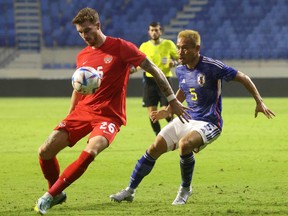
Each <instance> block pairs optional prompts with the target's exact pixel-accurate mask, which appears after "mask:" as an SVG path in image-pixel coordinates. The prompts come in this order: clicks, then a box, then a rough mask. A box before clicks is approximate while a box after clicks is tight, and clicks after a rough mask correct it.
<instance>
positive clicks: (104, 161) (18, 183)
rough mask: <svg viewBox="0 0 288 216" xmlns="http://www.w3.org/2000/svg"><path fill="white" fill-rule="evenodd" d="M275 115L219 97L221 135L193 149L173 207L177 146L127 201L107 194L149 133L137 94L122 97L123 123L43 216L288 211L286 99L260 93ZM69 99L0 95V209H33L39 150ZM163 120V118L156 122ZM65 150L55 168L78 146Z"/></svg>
mask: <svg viewBox="0 0 288 216" xmlns="http://www.w3.org/2000/svg"><path fill="white" fill-rule="evenodd" d="M265 102H266V104H267V105H268V106H269V107H270V108H271V109H272V110H273V111H275V112H276V114H277V117H276V118H275V119H273V120H268V119H266V118H265V117H264V115H262V114H260V115H259V116H258V118H257V119H254V108H255V103H254V100H253V99H251V98H247V99H246V98H225V99H224V100H223V108H224V109H223V117H224V128H223V133H222V135H221V137H220V138H219V139H218V140H216V141H215V142H214V143H213V144H212V145H210V146H208V147H207V148H206V149H205V150H203V151H202V152H200V153H199V154H196V168H195V172H194V178H193V195H192V197H190V199H189V200H188V203H187V204H186V205H185V206H172V205H171V203H172V201H173V199H174V198H175V196H176V192H177V189H178V187H179V184H180V181H181V180H180V171H179V157H178V152H177V151H175V152H169V153H167V154H165V155H163V156H162V157H161V158H159V160H158V161H157V163H156V166H155V168H154V170H153V171H152V172H151V174H150V175H149V176H148V177H146V178H145V179H144V180H143V182H142V184H141V185H140V186H139V188H138V189H137V193H136V198H135V200H134V202H133V203H126V202H123V203H114V202H111V201H110V199H109V195H110V194H112V193H115V192H117V191H119V190H120V189H122V188H124V187H126V186H127V184H128V181H129V176H130V174H131V172H132V170H133V168H134V165H135V163H136V161H137V160H138V159H139V158H140V157H141V155H142V154H143V153H144V152H145V150H146V148H147V147H148V146H149V145H150V144H151V143H152V141H153V139H154V136H153V132H152V129H151V127H150V124H149V121H148V118H147V113H146V109H144V108H142V107H141V99H140V98H128V99H127V117H128V123H127V126H126V127H122V128H121V132H120V133H119V134H118V135H117V137H116V139H115V140H114V142H113V144H112V145H111V146H110V148H109V149H107V150H105V151H104V152H102V153H101V154H100V155H99V156H98V157H97V158H96V160H95V161H94V162H93V163H92V164H91V165H90V167H89V168H88V170H87V171H86V173H84V175H83V176H82V177H81V178H80V179H78V181H76V182H74V184H72V185H71V186H70V187H69V188H68V189H66V192H67V196H68V198H67V202H66V203H65V204H63V205H60V206H56V207H54V208H53V209H51V210H49V211H48V213H47V214H48V215H51V216H52V215H57V216H58V215H75V216H78V215H119V216H121V215H123V216H124V215H163V216H164V215H165V216H166V215H168V216H169V215H205V216H207V215H241V216H242V215H288V199H287V198H288V192H287V191H288V174H287V167H288V158H287V152H288V146H287V136H286V135H287V107H288V100H287V99H286V98H266V99H265ZM69 103H70V99H69V98H0V110H1V112H0V121H1V133H0V140H1V148H0V164H1V175H0V185H1V192H0V194H1V196H0V215H5V216H6V215H34V214H36V213H34V212H33V207H34V203H35V201H36V200H37V198H39V197H40V196H42V195H43V193H44V192H45V191H46V189H47V188H46V187H47V185H46V181H45V180H44V178H43V176H42V173H41V170H40V167H39V165H38V158H37V149H38V147H39V145H40V144H42V142H43V141H44V140H45V139H46V137H47V136H48V134H49V133H50V132H51V130H52V129H53V127H54V126H56V125H57V124H58V122H59V121H60V120H61V119H62V118H63V117H64V116H65V115H66V113H67V110H68V107H69ZM161 124H162V125H164V124H165V121H162V122H161ZM85 143H86V139H82V140H81V141H80V142H79V143H78V144H77V145H76V146H75V147H74V148H72V149H70V148H67V149H65V150H63V151H62V152H61V153H60V154H59V155H58V159H59V162H60V166H61V171H62V170H63V169H64V168H65V167H66V166H67V165H68V164H70V163H71V162H72V161H74V160H75V159H76V158H77V157H78V155H79V154H80V152H81V151H82V149H83V148H84V146H85Z"/></svg>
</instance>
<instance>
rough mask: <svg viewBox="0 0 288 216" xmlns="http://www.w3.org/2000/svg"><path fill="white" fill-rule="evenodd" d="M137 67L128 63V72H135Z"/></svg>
mask: <svg viewBox="0 0 288 216" xmlns="http://www.w3.org/2000/svg"><path fill="white" fill-rule="evenodd" d="M136 72H137V68H135V67H134V65H130V74H133V73H136Z"/></svg>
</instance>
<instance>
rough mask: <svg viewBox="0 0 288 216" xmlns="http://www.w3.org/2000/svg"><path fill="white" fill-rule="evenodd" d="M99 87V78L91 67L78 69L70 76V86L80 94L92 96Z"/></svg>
mask: <svg viewBox="0 0 288 216" xmlns="http://www.w3.org/2000/svg"><path fill="white" fill-rule="evenodd" d="M100 85H101V76H100V74H99V73H98V72H97V71H96V70H95V69H94V68H92V67H86V66H85V67H80V68H78V69H77V70H76V71H75V72H74V74H73V76H72V86H73V88H74V90H75V91H77V92H78V93H80V94H84V95H87V94H93V93H95V92H96V90H97V89H98V88H99V87H100Z"/></svg>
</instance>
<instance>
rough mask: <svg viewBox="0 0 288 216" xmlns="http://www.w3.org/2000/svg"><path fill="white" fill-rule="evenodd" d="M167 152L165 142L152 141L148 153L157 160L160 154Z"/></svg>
mask: <svg viewBox="0 0 288 216" xmlns="http://www.w3.org/2000/svg"><path fill="white" fill-rule="evenodd" d="M166 152H167V144H166V143H165V142H159V141H156V142H154V143H153V144H152V145H151V146H150V147H149V148H148V153H149V154H150V155H151V156H152V157H153V158H154V159H155V160H157V159H158V158H159V157H160V156H161V155H162V154H164V153H166Z"/></svg>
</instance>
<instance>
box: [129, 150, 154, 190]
mask: <svg viewBox="0 0 288 216" xmlns="http://www.w3.org/2000/svg"><path fill="white" fill-rule="evenodd" d="M155 162H156V160H155V159H154V158H152V157H151V155H149V154H148V152H147V151H146V153H145V154H144V155H143V156H142V157H141V158H140V159H139V160H138V162H137V164H136V166H135V168H134V170H133V173H132V175H131V177H130V184H129V187H130V188H133V189H136V188H137V187H138V185H139V184H140V182H141V181H142V179H143V178H144V177H145V176H147V175H148V174H149V173H150V172H151V170H152V169H153V167H154V164H155Z"/></svg>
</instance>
